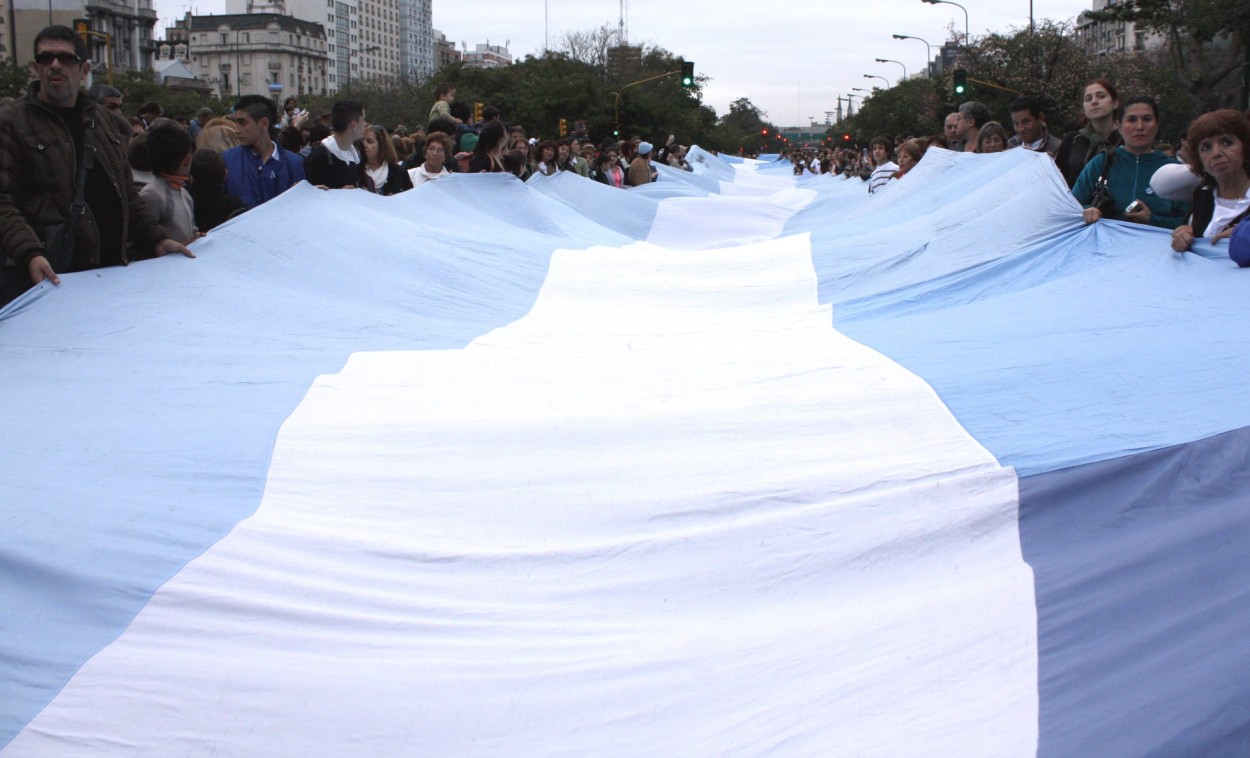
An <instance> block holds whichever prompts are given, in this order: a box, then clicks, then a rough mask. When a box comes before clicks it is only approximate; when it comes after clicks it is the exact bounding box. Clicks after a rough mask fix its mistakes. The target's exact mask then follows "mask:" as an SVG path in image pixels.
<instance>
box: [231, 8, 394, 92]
mask: <svg viewBox="0 0 1250 758" xmlns="http://www.w3.org/2000/svg"><path fill="white" fill-rule="evenodd" d="M399 6H400V0H226V10H227V11H228V12H230V13H232V14H254V13H277V14H282V15H288V16H293V17H294V18H297V19H300V20H302V21H307V22H312V23H317V24H321V25H322V26H324V27H325V31H326V53H327V55H328V56H329V67H328V69H327V87H328V91H329V92H330V93H331V94H333V93H338V92H342V91H344V90H346V89H348V88H350V87H351V83H352V81H353V80H355V81H360V80H368V79H379V78H395V77H398V76H399V73H400V55H399V23H400V20H399V12H400V8H399Z"/></svg>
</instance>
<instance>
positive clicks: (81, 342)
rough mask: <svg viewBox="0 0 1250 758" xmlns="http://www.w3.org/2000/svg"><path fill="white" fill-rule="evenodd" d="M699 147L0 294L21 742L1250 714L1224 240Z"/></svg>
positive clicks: (323, 741)
mask: <svg viewBox="0 0 1250 758" xmlns="http://www.w3.org/2000/svg"><path fill="white" fill-rule="evenodd" d="M693 157H694V159H695V164H696V168H697V170H696V172H694V173H693V174H687V173H683V172H676V171H670V170H667V168H666V167H661V181H660V182H658V183H656V184H654V185H650V186H647V187H643V188H638V189H635V190H631V191H628V192H621V191H619V190H615V189H612V188H609V187H606V186H604V185H600V184H596V183H593V182H589V181H586V180H583V179H581V178H580V177H576V176H572V175H559V176H556V177H551V178H545V177H539V178H536V179H535V180H533V181H531V182H530V183H529V184H522V183H520V182H518V181H516V180H515V179H513V178H511V177H507V176H456V177H453V178H451V179H448V180H444V181H439V182H435V183H429V184H426V185H423V186H422V187H419V188H417V189H416V190H414V191H411V192H408V193H404V194H402V195H399V196H396V197H392V198H380V197H376V196H373V195H369V194H366V193H363V192H356V191H351V192H348V191H334V192H322V191H317V190H314V189H312V188H311V187H309V186H307V185H303V186H301V187H297V188H296V189H294V190H292V191H290V192H288V193H286V194H285V195H283V196H282V197H280V198H278V199H277V200H275V201H273V202H271V203H269V204H267V205H265V206H263V207H261V208H259V209H257V210H255V211H253V212H251V213H248V214H247V215H245V216H243V217H241V218H239V219H236V220H234V221H232V222H230V223H229V224H227V225H226V226H224V227H222V228H221V229H219V230H216V231H214V232H213V233H212V234H211V235H209V237H208V238H206V239H204V240H202V241H201V242H200V243H198V244H197V245H196V246H195V250H196V252H197V254H198V255H199V257H198V258H197V259H195V260H188V259H183V258H166V259H161V260H157V261H152V262H146V263H141V264H136V265H133V266H131V267H129V268H127V269H105V270H101V271H93V272H88V273H83V274H77V275H70V276H66V277H64V278H63V283H62V285H61V286H60V287H58V288H53V287H50V286H46V285H45V286H41V287H40V288H37V289H36V290H33V291H32V292H30V293H28V294H27V295H25V296H24V297H23V298H21V299H19V300H18V301H16V302H15V303H13V304H11V305H10V306H9V307H8V308H6V309H5V310H4V311H0V387H2V388H3V400H0V408H2V409H3V410H2V412H0V451H2V452H3V457H2V458H0V603H2V605H0V755H3V756H5V758H7V757H8V756H77V755H105V754H107V755H162V756H164V755H208V754H212V755H237V756H260V755H274V756H279V755H282V756H307V755H343V756H360V755H489V754H502V755H578V756H585V755H716V756H719V755H733V754H762V753H771V754H780V755H810V754H820V755H880V756H919V755H959V756H975V755H984V756H1032V755H1037V756H1072V755H1097V756H1119V755H1124V756H1141V755H1169V756H1171V755H1204V756H1211V755H1246V754H1247V753H1250V633H1248V630H1250V547H1247V545H1250V509H1248V501H1250V474H1248V470H1250V469H1248V467H1247V462H1248V458H1250V455H1248V454H1247V449H1248V447H1250V444H1248V443H1250V400H1247V395H1246V393H1245V392H1244V391H1242V390H1243V384H1244V381H1245V377H1247V376H1250V337H1248V336H1247V332H1246V330H1245V328H1244V323H1243V322H1244V321H1245V318H1246V312H1247V311H1246V302H1247V297H1246V291H1247V287H1248V286H1250V281H1248V280H1247V278H1246V276H1244V275H1242V274H1243V273H1244V272H1242V271H1239V270H1237V269H1236V267H1235V266H1234V265H1233V264H1231V263H1230V262H1229V261H1228V260H1227V259H1226V258H1222V257H1221V256H1222V254H1223V251H1222V250H1220V249H1218V248H1216V249H1204V250H1203V251H1200V252H1203V253H1205V255H1184V256H1179V255H1176V254H1173V253H1171V252H1170V250H1169V248H1168V237H1167V235H1166V233H1163V232H1161V231H1159V230H1154V229H1148V228H1144V227H1140V226H1132V225H1124V224H1119V223H1099V224H1096V225H1094V226H1089V227H1086V226H1084V225H1083V224H1082V223H1081V221H1080V213H1079V208H1078V207H1077V205H1076V204H1075V203H1074V202H1073V201H1072V199H1071V198H1070V197H1069V196H1068V194H1067V192H1066V190H1065V188H1064V186H1063V183H1062V180H1061V179H1060V178H1059V175H1058V173H1057V172H1056V171H1055V169H1054V167H1053V165H1052V164H1051V163H1050V161H1049V160H1048V159H1047V158H1046V157H1045V156H1043V155H1038V154H1034V153H1029V152H1024V151H1019V150H1016V151H1010V152H1008V153H1004V154H1001V155H996V156H976V155H962V154H954V153H949V152H946V151H941V150H935V151H932V152H930V154H929V155H928V156H926V158H925V159H924V160H923V161H922V162H921V163H920V165H919V166H918V167H917V169H916V170H915V171H914V172H913V173H912V175H910V176H908V177H907V178H906V179H904V180H902V181H899V182H895V183H893V184H892V185H891V186H889V187H887V188H886V189H885V190H883V191H882V192H881V193H879V194H878V195H876V196H873V197H868V195H867V192H866V189H865V186H864V185H863V184H862V183H861V182H859V181H858V180H850V181H847V180H843V179H833V178H830V177H808V178H804V179H799V180H796V179H795V178H793V177H792V176H790V175H789V173H788V171H787V170H786V169H784V168H782V167H779V166H780V164H769V163H753V162H738V163H733V164H731V163H728V162H725V161H722V160H721V159H719V158H716V157H714V156H711V155H708V154H706V153H702V152H700V151H697V150H696V151H693Z"/></svg>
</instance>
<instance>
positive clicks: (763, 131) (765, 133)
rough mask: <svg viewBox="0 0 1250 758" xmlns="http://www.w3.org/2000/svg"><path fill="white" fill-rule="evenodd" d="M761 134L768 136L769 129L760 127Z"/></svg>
mask: <svg viewBox="0 0 1250 758" xmlns="http://www.w3.org/2000/svg"><path fill="white" fill-rule="evenodd" d="M760 134H763V135H764V136H765V137H767V136H768V130H767V129H760Z"/></svg>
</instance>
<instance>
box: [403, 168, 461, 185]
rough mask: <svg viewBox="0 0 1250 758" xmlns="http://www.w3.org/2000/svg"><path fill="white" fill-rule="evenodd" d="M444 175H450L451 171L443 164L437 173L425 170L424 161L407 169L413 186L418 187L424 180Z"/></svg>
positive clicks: (427, 180)
mask: <svg viewBox="0 0 1250 758" xmlns="http://www.w3.org/2000/svg"><path fill="white" fill-rule="evenodd" d="M444 176H451V172H450V171H448V170H447V167H446V166H443V168H442V171H440V172H439V173H437V174H431V173H430V172H429V171H426V170H425V164H424V163H422V164H421V165H420V166H417V167H416V168H410V169H408V178H409V179H412V186H413V187H420V186H421V185H422V184H425V183H426V182H432V181H434V180H435V179H441V178H443V177H444Z"/></svg>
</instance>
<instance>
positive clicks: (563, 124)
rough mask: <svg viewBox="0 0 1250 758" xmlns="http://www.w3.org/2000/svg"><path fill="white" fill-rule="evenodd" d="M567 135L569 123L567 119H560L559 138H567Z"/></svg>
mask: <svg viewBox="0 0 1250 758" xmlns="http://www.w3.org/2000/svg"><path fill="white" fill-rule="evenodd" d="M568 134H569V121H568V119H565V118H562V119H560V136H561V137H567V136H568Z"/></svg>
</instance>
